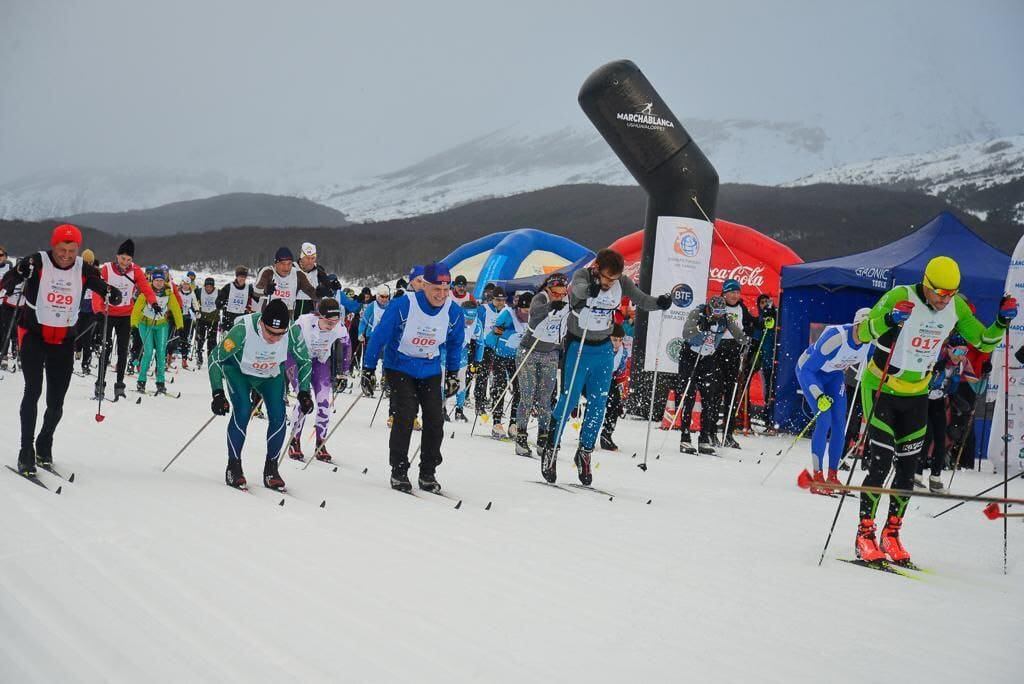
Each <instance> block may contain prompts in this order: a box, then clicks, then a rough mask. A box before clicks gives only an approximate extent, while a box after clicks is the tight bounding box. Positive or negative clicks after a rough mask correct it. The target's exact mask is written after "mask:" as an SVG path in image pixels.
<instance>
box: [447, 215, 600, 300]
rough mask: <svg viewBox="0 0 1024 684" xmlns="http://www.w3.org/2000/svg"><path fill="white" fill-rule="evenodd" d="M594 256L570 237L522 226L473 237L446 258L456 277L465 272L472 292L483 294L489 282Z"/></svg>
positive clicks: (541, 272)
mask: <svg viewBox="0 0 1024 684" xmlns="http://www.w3.org/2000/svg"><path fill="white" fill-rule="evenodd" d="M593 258H594V253H593V252H592V251H590V250H589V249H587V248H586V247H584V246H582V245H580V244H577V243H575V242H573V241H572V240H570V239H569V238H564V237H562V236H561V235H553V234H551V233H545V232H544V231H542V230H536V229H534V228H520V229H519V230H508V231H504V232H501V233H492V234H491V235H488V236H486V237H482V238H480V239H478V240H473V241H472V242H470V243H467V244H465V245H462V246H461V247H459V248H458V249H456V250H455V251H454V252H452V253H451V254H449V255H448V256H446V257H445V258H444V262H445V263H446V264H448V268H449V269H451V272H452V276H453V277H454V276H457V275H464V276H466V279H467V280H469V281H470V282H471V283H475V285H474V286H473V295H474V296H475V297H480V296H481V295H482V294H483V290H484V286H485V285H486V284H487V283H490V282H505V281H509V280H516V279H520V278H530V277H538V276H543V275H545V274H546V273H550V272H551V271H557V270H560V269H562V268H565V267H566V266H569V265H571V264H574V263H577V262H579V261H581V260H590V259H593Z"/></svg>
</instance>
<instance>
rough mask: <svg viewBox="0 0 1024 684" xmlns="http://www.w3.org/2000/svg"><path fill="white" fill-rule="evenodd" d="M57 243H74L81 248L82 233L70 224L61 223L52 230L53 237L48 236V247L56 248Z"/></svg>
mask: <svg viewBox="0 0 1024 684" xmlns="http://www.w3.org/2000/svg"><path fill="white" fill-rule="evenodd" d="M59 242H74V243H75V244H76V245H78V246H79V247H81V245H82V231H80V230H78V227H77V226H73V225H71V224H70V223H62V224H60V225H59V226H57V227H56V228H54V229H53V235H51V236H50V246H51V247H56V246H57V243H59Z"/></svg>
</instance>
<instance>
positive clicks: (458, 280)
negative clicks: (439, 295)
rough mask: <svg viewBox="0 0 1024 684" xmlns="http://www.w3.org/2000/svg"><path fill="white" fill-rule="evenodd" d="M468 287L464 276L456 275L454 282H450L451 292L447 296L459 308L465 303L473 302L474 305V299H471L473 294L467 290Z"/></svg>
mask: <svg viewBox="0 0 1024 684" xmlns="http://www.w3.org/2000/svg"><path fill="white" fill-rule="evenodd" d="M468 287H469V281H468V280H466V276H464V275H457V276H455V280H453V281H452V291H451V294H449V295H448V296H449V297H451V298H452V301H453V302H455V303H456V304H458V305H460V306H461V305H463V304H465V303H466V302H473V303H474V304H475V303H476V299H474V298H473V294H472V293H471V292H470V291H469V290H468V289H467V288H468Z"/></svg>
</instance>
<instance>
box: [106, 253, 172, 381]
mask: <svg viewBox="0 0 1024 684" xmlns="http://www.w3.org/2000/svg"><path fill="white" fill-rule="evenodd" d="M100 274H101V275H102V276H103V280H105V281H106V282H107V284H108V285H111V286H113V287H115V288H117V289H118V290H119V291H120V292H121V294H122V299H121V300H120V304H119V305H113V304H112V303H111V307H110V310H109V312H108V311H106V310H105V309H104V306H105V304H104V302H103V298H102V297H100V296H99V295H93V297H92V310H93V311H95V312H96V313H97V314H103V313H106V314H107V316H108V319H107V335H106V338H105V339H104V340H103V352H102V354H101V356H100V368H99V372H98V373H97V376H96V397H97V398H98V397H100V396H102V395H103V392H104V391H105V390H106V384H107V382H106V369H107V365H108V364H109V363H110V355H111V352H112V350H113V339H114V334H115V333H116V334H117V366H116V372H117V375H116V380H115V382H114V398H115V399H117V398H119V397H123V396H125V393H124V391H125V385H124V374H125V370H126V369H127V367H128V347H129V344H130V342H131V340H132V322H131V316H132V307H133V306H135V300H136V299H137V298H138V295H139V294H140V293H141V294H142V296H144V297H145V298H146V301H147V302H148V303H149V304H150V306H152V305H153V304H156V294H154V292H153V288H152V287H150V285H149V281H148V280H147V279H146V272H145V271H144V270H142V269H141V268H139V266H138V265H137V264H136V263H135V243H134V242H133V241H132V240H125V241H124V242H122V243H121V245H120V246H119V247H118V248H117V254H116V255H115V256H114V260H113V261H110V262H107V263H105V264H103V265H102V266H101V267H100ZM161 311H162V310H161ZM161 311H154V313H156V314H159V313H161Z"/></svg>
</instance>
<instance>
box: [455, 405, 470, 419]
mask: <svg viewBox="0 0 1024 684" xmlns="http://www.w3.org/2000/svg"><path fill="white" fill-rule="evenodd" d="M455 420H456V422H459V423H468V422H469V418H466V414H465V412H464V411H463V410H462V407H461V406H459V407H457V408H456V409H455Z"/></svg>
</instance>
